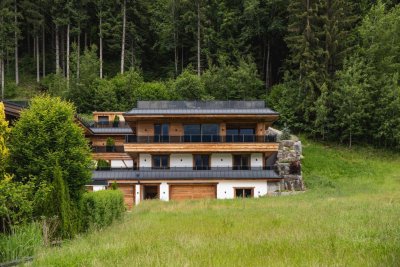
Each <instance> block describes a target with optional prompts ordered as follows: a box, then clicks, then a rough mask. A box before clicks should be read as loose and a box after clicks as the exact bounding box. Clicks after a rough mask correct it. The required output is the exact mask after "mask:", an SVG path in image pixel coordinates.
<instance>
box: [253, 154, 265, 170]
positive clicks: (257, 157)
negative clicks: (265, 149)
mask: <svg viewBox="0 0 400 267" xmlns="http://www.w3.org/2000/svg"><path fill="white" fill-rule="evenodd" d="M250 166H251V167H252V168H256V167H259V168H261V167H262V166H263V155H262V153H253V154H251V165H250Z"/></svg>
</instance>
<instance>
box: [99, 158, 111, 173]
mask: <svg viewBox="0 0 400 267" xmlns="http://www.w3.org/2000/svg"><path fill="white" fill-rule="evenodd" d="M110 167H111V165H110V163H108V161H106V160H104V159H99V160H98V161H97V170H109V169H110Z"/></svg>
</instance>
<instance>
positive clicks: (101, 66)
mask: <svg viewBox="0 0 400 267" xmlns="http://www.w3.org/2000/svg"><path fill="white" fill-rule="evenodd" d="M101 16H102V15H101V13H100V20H99V29H100V79H103V36H102V34H103V32H102V30H101V27H102V18H101Z"/></svg>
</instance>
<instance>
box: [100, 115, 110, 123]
mask: <svg viewBox="0 0 400 267" xmlns="http://www.w3.org/2000/svg"><path fill="white" fill-rule="evenodd" d="M98 120H99V125H108V124H109V123H110V121H109V119H108V116H99V117H98Z"/></svg>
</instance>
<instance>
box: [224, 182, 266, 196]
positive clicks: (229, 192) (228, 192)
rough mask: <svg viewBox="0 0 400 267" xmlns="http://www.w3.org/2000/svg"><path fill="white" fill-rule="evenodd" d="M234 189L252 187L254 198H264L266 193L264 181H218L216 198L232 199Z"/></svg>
mask: <svg viewBox="0 0 400 267" xmlns="http://www.w3.org/2000/svg"><path fill="white" fill-rule="evenodd" d="M234 187H254V197H255V198H257V197H260V196H264V195H266V194H267V193H268V186H267V182H266V181H220V182H219V183H218V185H217V198H218V199H230V198H234V197H235V192H234Z"/></svg>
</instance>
